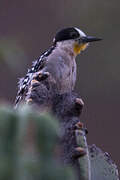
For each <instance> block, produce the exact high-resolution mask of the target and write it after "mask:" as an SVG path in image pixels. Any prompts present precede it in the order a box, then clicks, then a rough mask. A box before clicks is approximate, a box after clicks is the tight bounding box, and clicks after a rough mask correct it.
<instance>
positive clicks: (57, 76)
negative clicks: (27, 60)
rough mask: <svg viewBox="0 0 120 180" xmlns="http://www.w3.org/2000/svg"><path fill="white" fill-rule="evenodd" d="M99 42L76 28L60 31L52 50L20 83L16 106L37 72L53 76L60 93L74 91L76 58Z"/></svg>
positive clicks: (41, 58) (47, 52)
mask: <svg viewBox="0 0 120 180" xmlns="http://www.w3.org/2000/svg"><path fill="white" fill-rule="evenodd" d="M99 40H101V39H100V38H96V37H92V36H87V35H86V34H85V33H84V32H83V31H81V30H80V29H78V28H75V27H69V28H64V29H62V30H60V31H58V32H57V33H56V35H55V38H54V39H53V45H52V46H51V48H50V49H48V51H46V52H45V53H43V54H42V55H41V56H40V58H38V59H37V60H36V61H35V62H33V65H32V68H31V69H30V70H28V72H27V74H26V76H25V77H24V78H22V79H21V80H20V81H19V90H18V94H17V97H16V102H15V103H16V106H17V104H19V103H20V102H21V100H22V98H23V96H25V94H26V93H27V92H28V87H29V85H30V83H31V81H33V79H34V74H35V73H37V72H40V73H41V74H42V75H50V76H52V78H53V79H54V81H55V82H56V86H57V89H58V92H59V93H66V92H70V91H72V90H73V89H74V87H75V82H76V61H75V59H76V56H77V55H78V54H80V53H81V51H84V50H85V49H86V47H87V46H88V44H89V43H91V42H93V41H99Z"/></svg>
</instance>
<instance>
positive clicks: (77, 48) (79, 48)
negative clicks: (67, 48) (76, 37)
mask: <svg viewBox="0 0 120 180" xmlns="http://www.w3.org/2000/svg"><path fill="white" fill-rule="evenodd" d="M87 45H88V44H87V43H86V44H80V45H79V44H77V43H75V44H74V48H73V50H74V53H75V54H76V55H78V54H80V52H81V51H84V50H85V49H86V47H87Z"/></svg>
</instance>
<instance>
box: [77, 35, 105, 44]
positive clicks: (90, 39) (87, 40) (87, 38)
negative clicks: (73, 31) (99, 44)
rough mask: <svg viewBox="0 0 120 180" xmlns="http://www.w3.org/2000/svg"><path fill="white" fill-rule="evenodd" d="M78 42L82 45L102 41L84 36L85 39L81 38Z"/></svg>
mask: <svg viewBox="0 0 120 180" xmlns="http://www.w3.org/2000/svg"><path fill="white" fill-rule="evenodd" d="M80 40H81V41H82V43H89V42H93V41H100V40H102V39H101V38H96V37H93V36H85V37H81V38H80Z"/></svg>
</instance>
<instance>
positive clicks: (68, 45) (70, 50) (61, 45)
mask: <svg viewBox="0 0 120 180" xmlns="http://www.w3.org/2000/svg"><path fill="white" fill-rule="evenodd" d="M56 48H58V49H60V50H62V51H65V52H66V53H67V54H68V55H70V56H71V57H72V58H75V57H76V54H75V52H74V42H73V40H69V41H61V42H58V43H57V45H56Z"/></svg>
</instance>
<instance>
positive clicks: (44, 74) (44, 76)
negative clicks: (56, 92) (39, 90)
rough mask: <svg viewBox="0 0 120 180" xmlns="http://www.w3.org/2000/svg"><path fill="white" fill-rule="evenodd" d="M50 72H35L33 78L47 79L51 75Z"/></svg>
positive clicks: (37, 79)
mask: <svg viewBox="0 0 120 180" xmlns="http://www.w3.org/2000/svg"><path fill="white" fill-rule="evenodd" d="M49 75H50V73H49V72H42V71H39V72H37V73H35V75H34V76H33V80H36V81H38V82H39V81H42V80H45V79H47V78H48V77H49Z"/></svg>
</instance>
